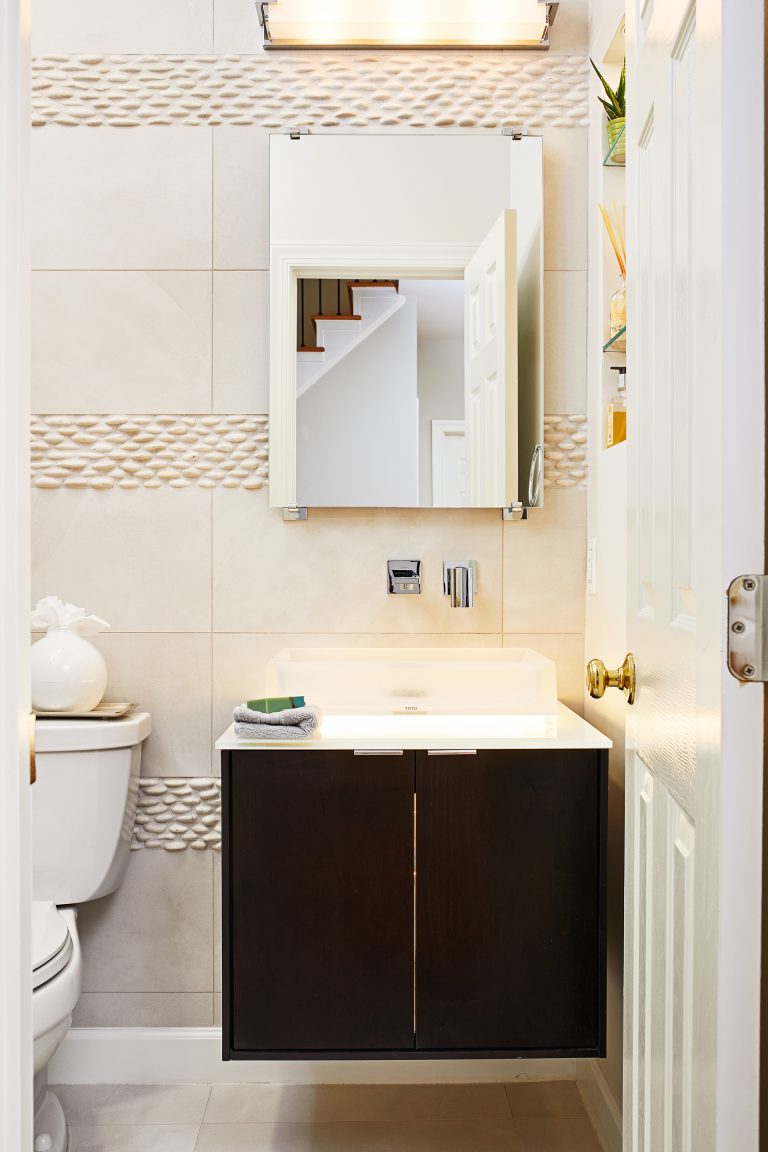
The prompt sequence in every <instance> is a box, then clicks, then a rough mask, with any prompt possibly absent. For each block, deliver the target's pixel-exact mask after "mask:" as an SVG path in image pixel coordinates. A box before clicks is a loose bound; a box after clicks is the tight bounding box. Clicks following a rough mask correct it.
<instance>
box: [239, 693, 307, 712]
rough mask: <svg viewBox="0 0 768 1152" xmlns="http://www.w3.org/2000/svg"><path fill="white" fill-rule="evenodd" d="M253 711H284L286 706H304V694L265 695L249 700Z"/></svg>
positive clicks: (249, 705)
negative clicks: (261, 697)
mask: <svg viewBox="0 0 768 1152" xmlns="http://www.w3.org/2000/svg"><path fill="white" fill-rule="evenodd" d="M246 704H247V705H248V707H249V708H250V709H251V711H253V712H282V711H283V710H284V709H285V708H303V707H304V697H303V696H265V697H264V698H263V699H261V700H247V701H246Z"/></svg>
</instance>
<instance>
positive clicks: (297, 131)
mask: <svg viewBox="0 0 768 1152" xmlns="http://www.w3.org/2000/svg"><path fill="white" fill-rule="evenodd" d="M283 136H290V138H291V140H301V138H302V136H309V128H301V127H300V126H299V125H298V124H290V125H289V126H288V127H287V128H283Z"/></svg>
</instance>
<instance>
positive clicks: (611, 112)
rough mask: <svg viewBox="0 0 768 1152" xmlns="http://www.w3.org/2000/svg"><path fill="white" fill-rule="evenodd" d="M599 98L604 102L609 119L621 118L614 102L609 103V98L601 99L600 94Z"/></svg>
mask: <svg viewBox="0 0 768 1152" xmlns="http://www.w3.org/2000/svg"><path fill="white" fill-rule="evenodd" d="M598 100H599V101H600V103H601V104H602V106H603V108H605V114H606V116H607V117H608V119H609V120H618V119H619V117H618V116H617V115H616V109H615V108H614V106H613V104H609V103H608V101H607V100H603V99H601V97H600V96H598Z"/></svg>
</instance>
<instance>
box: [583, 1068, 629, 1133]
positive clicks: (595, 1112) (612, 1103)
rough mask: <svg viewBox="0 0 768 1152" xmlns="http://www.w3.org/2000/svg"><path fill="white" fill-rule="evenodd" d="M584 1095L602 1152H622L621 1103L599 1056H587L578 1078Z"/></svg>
mask: <svg viewBox="0 0 768 1152" xmlns="http://www.w3.org/2000/svg"><path fill="white" fill-rule="evenodd" d="M576 1083H577V1085H578V1088H579V1093H580V1095H581V1099H582V1100H583V1102H584V1107H585V1109H586V1112H587V1115H588V1116H589V1119H590V1121H591V1123H592V1127H593V1128H594V1130H595V1132H596V1133H597V1138H598V1140H599V1141H600V1145H601V1147H602V1148H603V1152H622V1127H623V1125H622V1117H621V1106H620V1105H619V1103H618V1101H617V1100H616V1097H615V1096H614V1094H613V1092H612V1091H611V1089H610V1086H609V1084H608V1081H607V1080H606V1078H605V1075H604V1073H603V1069H602V1067H601V1065H600V1062H599V1061H598V1060H585V1061H584V1062H583V1064H581V1067H580V1070H579V1074H578V1076H577V1079H576Z"/></svg>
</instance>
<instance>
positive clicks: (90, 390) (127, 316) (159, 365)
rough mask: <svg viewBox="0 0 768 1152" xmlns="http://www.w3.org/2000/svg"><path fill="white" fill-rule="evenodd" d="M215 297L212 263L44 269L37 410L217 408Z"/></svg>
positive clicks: (36, 276) (36, 282) (38, 299)
mask: <svg viewBox="0 0 768 1152" xmlns="http://www.w3.org/2000/svg"><path fill="white" fill-rule="evenodd" d="M211 297H212V293H211V273H210V272H34V273H33V275H32V408H33V411H35V412H98V413H101V412H190V413H192V412H210V411H211ZM242 410H243V411H245V409H242Z"/></svg>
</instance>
